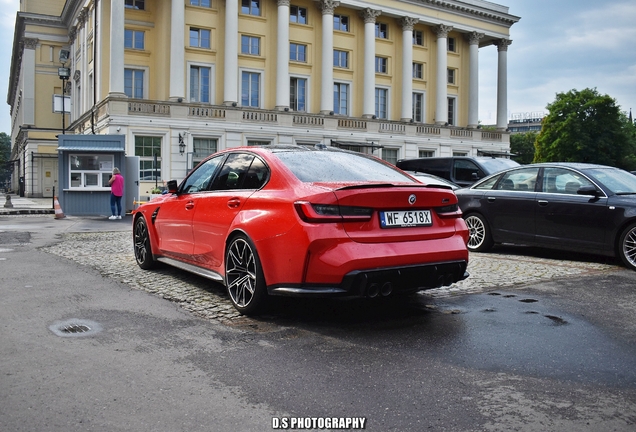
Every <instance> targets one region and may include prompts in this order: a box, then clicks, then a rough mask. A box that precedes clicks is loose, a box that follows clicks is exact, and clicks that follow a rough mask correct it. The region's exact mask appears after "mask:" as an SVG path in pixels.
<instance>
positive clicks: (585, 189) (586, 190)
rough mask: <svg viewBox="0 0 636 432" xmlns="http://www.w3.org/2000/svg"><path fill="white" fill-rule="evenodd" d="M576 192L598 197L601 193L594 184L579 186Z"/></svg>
mask: <svg viewBox="0 0 636 432" xmlns="http://www.w3.org/2000/svg"><path fill="white" fill-rule="evenodd" d="M576 193H577V194H579V195H589V196H593V197H597V196H599V195H600V193H599V191H598V189H596V187H594V186H582V187H580V188H579V190H577V191H576Z"/></svg>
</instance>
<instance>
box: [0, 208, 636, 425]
mask: <svg viewBox="0 0 636 432" xmlns="http://www.w3.org/2000/svg"><path fill="white" fill-rule="evenodd" d="M27 219H28V218H25V219H24V220H22V221H20V220H18V219H11V220H8V218H1V220H0V239H1V240H2V244H0V295H1V296H2V302H0V328H2V332H0V430H7V431H17V430H26V431H36V430H37V431H45V430H51V431H75V430H78V431H79V430H96V431H102V430H103V431H111V430H135V431H145V430H148V431H150V430H152V431H177V430H188V431H198V430H201V431H217V430H236V431H241V430H245V431H252V430H255V431H261V430H262V431H267V430H271V419H272V417H274V416H303V417H304V416H312V417H314V416H324V417H326V416H347V417H348V416H361V417H366V418H367V430H373V431H421V430H432V431H509V430H523V431H546V430H558V431H600V430H616V431H633V430H634V429H635V428H636V355H635V354H636V288H634V287H636V272H631V271H628V270H622V269H619V270H612V271H609V272H606V273H601V274H593V275H588V276H582V277H571V278H566V279H558V280H553V281H544V282H540V283H533V284H525V285H522V286H518V285H517V286H510V287H498V288H497V289H492V290H485V291H484V292H482V293H477V294H470V295H460V296H454V297H444V298H433V297H429V296H423V295H418V296H414V297H410V298H407V299H398V300H394V301H388V302H387V301H385V302H357V301H356V302H352V301H308V300H297V299H293V300H292V299H284V300H282V301H279V302H277V303H276V306H275V308H274V309H273V310H272V311H271V313H270V314H269V315H267V316H263V317H259V318H257V319H252V318H239V319H235V320H232V321H229V322H226V323H221V322H218V321H215V320H206V319H201V318H199V317H196V316H193V315H192V314H191V313H189V312H187V311H185V310H184V309H182V308H181V307H179V304H177V303H174V302H170V301H166V300H164V299H162V298H160V297H157V296H153V295H150V294H148V293H146V292H143V291H139V290H136V289H131V288H130V286H128V285H127V284H123V283H121V282H118V281H115V280H113V279H111V278H109V277H108V276H107V275H104V274H100V273H99V272H98V271H96V270H95V269H92V268H90V267H86V266H83V265H80V264H78V263H76V262H73V261H71V260H68V259H65V258H61V257H58V256H55V255H52V254H49V253H46V252H43V251H41V250H38V249H37V247H38V246H43V245H46V244H50V243H51V242H60V241H63V238H62V237H61V236H62V235H63V234H64V233H68V232H94V231H96V230H111V229H118V230H120V229H121V230H126V229H130V227H129V226H126V225H125V224H121V225H117V228H113V226H114V225H112V223H111V225H108V222H104V221H90V220H77V221H74V222H73V223H72V224H71V223H66V222H64V224H63V225H62V224H59V222H63V221H53V222H51V221H45V222H44V223H40V224H39V225H38V224H35V223H32V222H30V221H29V220H27ZM56 224H57V225H56ZM530 258H531V257H530ZM166 271H167V272H174V271H176V270H171V269H170V270H166ZM142 276H143V273H142ZM193 283H195V284H200V285H201V286H205V285H206V284H207V283H208V282H207V281H205V280H202V279H200V280H194V282H193ZM73 319H78V320H90V322H94V323H98V324H99V326H100V327H101V331H99V332H97V333H95V334H92V335H87V336H78V337H60V336H58V335H56V334H55V333H53V332H52V331H51V330H50V329H49V327H50V326H52V325H55V324H56V323H59V322H62V321H67V320H73Z"/></svg>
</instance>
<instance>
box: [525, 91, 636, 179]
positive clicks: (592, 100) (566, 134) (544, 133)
mask: <svg viewBox="0 0 636 432" xmlns="http://www.w3.org/2000/svg"><path fill="white" fill-rule="evenodd" d="M547 109H548V110H549V114H548V115H547V116H546V117H545V118H544V119H543V126H542V128H541V132H540V133H539V135H538V136H537V140H536V144H535V155H534V162H589V163H598V164H603V165H611V166H618V167H620V168H625V169H629V168H630V166H629V165H630V164H631V160H630V157H629V156H630V155H632V156H633V154H634V142H633V140H632V139H630V136H629V131H628V122H627V121H626V118H624V117H625V115H624V114H622V113H621V112H620V110H619V107H618V105H616V101H615V100H614V99H612V98H611V97H610V96H608V95H601V94H599V92H598V91H597V90H596V89H584V90H581V91H577V90H570V91H569V92H567V93H558V94H557V96H556V100H555V101H554V102H553V103H551V104H548V106H547Z"/></svg>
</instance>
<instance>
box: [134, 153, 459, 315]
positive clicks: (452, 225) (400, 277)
mask: <svg viewBox="0 0 636 432" xmlns="http://www.w3.org/2000/svg"><path fill="white" fill-rule="evenodd" d="M133 216H134V217H133V241H134V254H135V259H136V261H137V264H138V265H139V266H140V267H141V268H143V269H150V268H152V267H153V266H154V265H155V264H156V263H157V261H159V262H163V263H167V264H170V265H173V266H175V267H178V268H181V269H183V270H187V271H190V272H194V273H196V274H199V275H201V276H204V277H207V278H210V279H212V280H214V281H217V282H219V283H222V284H224V285H225V286H226V287H227V290H228V293H229V296H230V299H231V301H232V303H233V304H234V307H236V309H237V310H238V311H239V312H241V313H243V314H257V313H259V312H260V311H261V310H262V309H263V307H264V306H265V305H266V303H267V300H268V298H269V296H272V295H286V296H320V297H325V296H342V297H382V296H390V295H396V294H402V293H405V294H406V293H413V292H416V291H419V290H423V289H427V288H434V287H438V286H441V285H450V284H452V283H454V282H457V281H460V280H463V279H465V278H466V277H467V276H468V273H467V272H466V266H467V263H468V250H467V247H466V243H467V241H468V230H467V228H466V224H465V223H464V220H463V219H462V213H461V211H460V210H459V207H458V205H457V197H456V196H455V194H454V193H453V191H451V190H450V189H445V188H443V187H440V186H437V185H436V186H427V185H425V184H422V183H420V182H418V181H416V180H415V179H414V178H412V177H410V176H408V175H407V174H405V173H404V172H402V171H400V170H399V169H396V168H395V167H394V166H393V165H391V164H388V163H386V162H384V161H382V160H380V159H377V158H375V157H372V156H368V155H364V154H360V153H355V152H349V151H344V150H339V149H336V148H333V147H327V146H324V145H317V146H315V147H308V146H263V147H239V148H233V149H228V150H224V151H221V152H218V153H216V154H213V155H211V156H209V157H208V158H207V159H205V160H204V161H203V162H201V163H200V164H199V165H198V166H197V167H196V168H195V169H194V170H192V171H191V172H190V174H189V175H188V176H187V177H186V178H185V179H184V180H183V181H182V182H181V184H180V185H178V186H177V183H176V181H170V182H168V193H167V194H165V195H162V196H161V197H158V198H155V199H154V200H152V201H149V202H148V203H145V204H143V205H141V206H140V207H139V208H138V209H137V210H136V211H135V212H134V215H133Z"/></svg>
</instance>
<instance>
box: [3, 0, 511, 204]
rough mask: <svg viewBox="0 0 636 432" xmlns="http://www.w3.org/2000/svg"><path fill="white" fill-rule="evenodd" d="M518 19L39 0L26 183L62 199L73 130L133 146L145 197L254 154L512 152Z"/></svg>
mask: <svg viewBox="0 0 636 432" xmlns="http://www.w3.org/2000/svg"><path fill="white" fill-rule="evenodd" d="M518 20H519V18H518V17H516V16H513V15H510V14H509V13H508V7H506V6H502V5H498V4H495V3H491V2H489V1H483V0H461V1H460V0H391V1H390V0H375V1H367V2H360V1H357V0H343V1H333V0H319V1H312V0H24V1H22V2H21V11H20V12H18V14H17V19H16V29H15V38H14V42H13V57H12V59H11V77H10V85H9V91H8V95H7V103H8V104H9V105H10V106H11V116H12V138H13V153H12V159H13V161H14V165H15V168H14V186H15V187H16V189H17V182H19V181H20V180H19V178H20V177H21V178H22V182H23V189H24V193H25V195H26V196H50V195H51V194H52V191H51V188H52V187H55V185H56V179H57V167H56V166H55V163H56V161H57V159H56V158H57V138H56V137H57V135H59V134H60V133H66V134H121V135H124V136H125V141H126V155H127V156H138V157H139V162H138V165H139V175H140V185H139V195H137V196H139V197H142V198H143V197H144V196H145V195H147V194H148V191H149V190H150V189H152V187H153V186H154V185H155V183H156V182H157V180H159V181H163V180H168V179H182V178H183V177H184V176H185V175H186V174H187V172H188V171H189V170H190V169H191V168H192V167H193V166H194V165H195V164H196V163H197V162H198V161H200V160H201V159H202V158H203V157H205V156H207V155H208V154H210V153H212V152H214V151H216V150H220V149H224V148H228V147H235V146H242V145H253V144H296V145H298V144H318V143H323V144H327V145H333V146H338V147H342V148H348V149H353V150H358V151H363V152H366V153H372V154H374V155H377V156H378V157H381V158H383V159H385V160H388V161H391V162H395V161H396V160H397V159H401V158H413V157H425V156H446V155H452V154H455V155H477V154H481V153H485V154H488V153H492V154H496V153H506V152H508V151H509V133H508V132H507V131H506V128H507V124H508V119H507V106H506V103H507V102H506V100H507V50H508V47H509V45H510V43H511V40H510V37H509V30H510V27H511V26H512V25H513V24H514V23H515V22H517V21H518ZM480 49H492V50H497V52H498V68H497V70H498V76H497V95H496V96H497V130H496V131H485V130H482V129H481V128H480V127H479V113H478V86H479V74H478V69H479V68H478V64H479V52H480ZM62 50H65V51H67V52H68V54H69V56H68V57H69V58H68V60H67V61H65V62H64V63H62V61H63V60H64V58H63V57H64V56H62V60H60V51H62ZM65 53H66V52H63V54H65ZM60 67H66V68H69V69H70V70H69V71H68V72H70V74H69V76H68V80H66V79H65V80H62V79H60V77H59V74H60V73H61V72H60V70H59V68H60ZM63 84H65V85H64V86H63ZM56 96H57V97H56ZM63 96H65V97H63ZM54 100H55V101H56V103H57V105H55V104H54V103H53V101H54ZM60 101H63V105H65V108H64V110H66V111H67V114H62V112H61V111H62V110H60V109H59V102H60ZM52 106H57V111H58V112H54V111H55V109H52ZM104 166H108V164H105V165H104ZM94 168H95V167H93V168H92V169H94ZM73 180H74V181H71V182H69V184H72V187H83V188H96V189H99V188H103V187H104V185H102V184H101V182H99V181H98V183H97V184H94V183H91V184H84V183H83V180H82V179H81V178H79V180H78V179H73Z"/></svg>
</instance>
